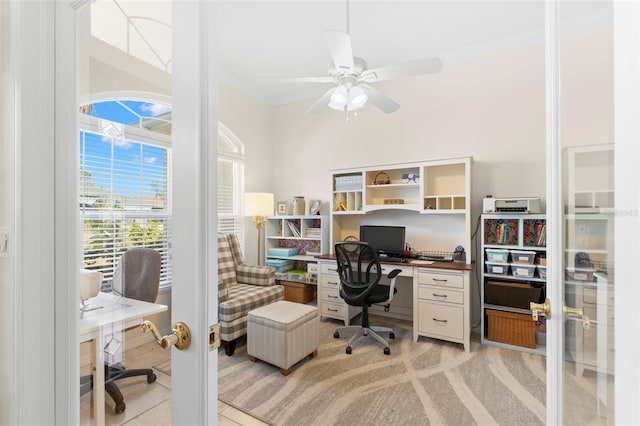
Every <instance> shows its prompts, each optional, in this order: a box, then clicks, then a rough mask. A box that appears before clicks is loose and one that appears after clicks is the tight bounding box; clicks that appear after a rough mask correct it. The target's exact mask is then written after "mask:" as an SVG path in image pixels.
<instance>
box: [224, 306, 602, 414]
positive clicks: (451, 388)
mask: <svg viewBox="0 0 640 426" xmlns="http://www.w3.org/2000/svg"><path fill="white" fill-rule="evenodd" d="M371 322H372V323H373V324H381V325H382V324H391V323H392V325H393V326H394V328H395V329H396V330H397V331H396V333H395V334H396V339H395V340H393V341H391V343H390V348H391V355H389V356H385V355H384V354H383V351H382V346H381V345H380V344H378V343H377V342H375V341H374V340H373V339H370V338H364V337H361V338H360V339H359V340H358V341H356V342H355V343H354V345H353V354H352V355H346V354H345V347H346V343H345V340H344V339H334V338H333V332H334V329H335V327H336V326H339V325H340V324H341V323H339V322H338V321H333V320H325V319H323V320H321V322H320V348H319V350H318V356H317V357H316V358H309V357H307V358H305V359H304V360H303V361H301V362H300V363H298V364H297V365H296V366H295V367H294V370H293V371H292V373H291V374H290V375H289V376H287V377H285V376H282V375H281V374H280V372H279V369H278V368H277V367H275V366H271V365H269V364H266V363H264V362H261V361H258V362H256V363H252V362H251V361H249V359H248V358H247V354H246V345H242V346H239V347H238V348H237V349H236V353H235V355H234V356H232V357H228V356H226V355H225V354H224V352H223V351H221V352H220V354H219V358H218V361H219V384H218V392H219V399H220V400H222V401H224V402H226V403H227V404H229V405H232V406H234V407H236V408H238V409H240V410H242V411H245V412H247V413H249V414H251V415H252V416H254V417H257V418H259V419H261V420H263V421H265V422H267V423H270V424H273V425H302V424H304V425H332V424H335V425H399V424H402V425H427V424H438V425H440V424H448V425H470V424H480V425H487V424H504V425H514V424H518V425H535V424H544V423H545V417H546V409H545V401H546V396H545V393H546V389H545V386H546V385H545V382H546V372H545V358H544V357H542V356H538V355H532V354H528V353H525V352H520V351H513V350H508V349H501V348H497V347H494V346H483V345H481V344H480V343H479V342H473V343H472V348H471V352H470V353H465V352H464V350H463V348H462V345H458V344H454V343H448V342H444V341H438V340H434V339H425V338H422V337H421V338H420V341H419V342H413V341H412V339H411V328H410V324H409V323H408V322H405V321H398V320H391V321H390V320H389V319H388V318H379V317H372V321H371ZM569 386H573V387H575V388H576V392H578V395H577V396H576V397H577V398H580V397H585V399H587V398H586V396H587V395H589V394H590V393H591V392H592V391H593V384H592V383H591V382H590V381H589V380H588V379H585V378H582V377H580V378H576V379H575V381H573V382H572V383H570V384H569ZM580 392H582V393H580ZM577 400H578V399H577ZM583 405H585V406H584V407H580V409H579V410H576V413H575V414H576V415H577V416H578V417H576V418H575V420H576V421H577V422H578V423H576V424H589V423H593V422H594V420H596V423H597V422H598V421H597V420H598V416H597V414H596V413H595V407H594V404H592V403H591V404H583Z"/></svg>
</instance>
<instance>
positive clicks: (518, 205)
mask: <svg viewBox="0 0 640 426" xmlns="http://www.w3.org/2000/svg"><path fill="white" fill-rule="evenodd" d="M482 212H483V213H531V214H534V213H540V198H539V197H533V198H525V197H513V198H493V197H491V196H488V197H486V198H485V199H484V200H482Z"/></svg>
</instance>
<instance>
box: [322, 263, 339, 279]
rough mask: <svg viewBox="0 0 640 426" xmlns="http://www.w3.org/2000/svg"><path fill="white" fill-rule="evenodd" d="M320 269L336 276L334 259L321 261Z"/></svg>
mask: <svg viewBox="0 0 640 426" xmlns="http://www.w3.org/2000/svg"><path fill="white" fill-rule="evenodd" d="M320 270H321V271H322V274H323V275H324V274H333V275H335V276H338V264H337V263H336V262H335V261H334V262H322V264H321V266H320Z"/></svg>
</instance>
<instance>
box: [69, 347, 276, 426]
mask: <svg viewBox="0 0 640 426" xmlns="http://www.w3.org/2000/svg"><path fill="white" fill-rule="evenodd" d="M167 361H168V357H167V352H165V351H164V350H162V349H160V348H159V347H158V346H157V345H156V343H155V342H150V343H147V344H144V345H141V346H138V347H136V348H132V349H130V350H128V351H127V352H126V358H125V365H126V366H127V367H129V368H147V367H149V366H150V365H152V366H156V365H162V364H166V363H167ZM88 371H89V367H88V366H84V367H83V368H82V371H81V374H87V373H88ZM154 372H155V373H156V376H157V379H156V382H155V383H153V384H152V385H149V384H147V381H146V377H144V376H142V377H134V378H129V379H124V380H121V381H119V382H118V387H119V388H120V390H121V391H122V393H123V395H124V397H125V403H126V410H125V411H124V413H121V414H115V412H114V411H113V401H112V400H111V398H110V397H109V396H108V395H106V401H105V423H106V424H107V425H109V426H116V425H127V426H143V425H153V426H170V425H171V376H170V375H168V374H166V373H164V372H162V371H159V370H158V369H154ZM91 411H92V399H91V393H87V394H86V395H83V396H82V397H81V398H80V424H81V425H90V424H92V421H91V417H92V416H91ZM218 424H219V425H220V426H238V425H241V426H266V425H267V423H264V422H262V421H260V420H257V419H255V418H253V417H251V416H249V415H248V414H245V413H244V412H242V411H240V410H238V409H236V408H234V407H231V406H229V405H227V404H225V403H224V402H222V401H218Z"/></svg>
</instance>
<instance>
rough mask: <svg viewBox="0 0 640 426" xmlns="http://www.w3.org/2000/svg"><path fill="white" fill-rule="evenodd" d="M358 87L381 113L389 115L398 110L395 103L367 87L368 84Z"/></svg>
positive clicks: (398, 106) (397, 105)
mask: <svg viewBox="0 0 640 426" xmlns="http://www.w3.org/2000/svg"><path fill="white" fill-rule="evenodd" d="M359 87H361V88H362V90H364V92H365V93H366V94H367V96H368V97H369V102H371V103H372V104H374V105H375V106H377V107H378V108H380V110H381V111H382V112H385V113H387V114H389V113H391V112H394V111H397V110H398V108H400V105H399V104H398V103H397V102H396V101H394V100H393V99H391V98H390V97H388V96H387V95H385V94H383V93H382V92H379V91H378V90H376V89H374V88H373V87H372V86H369V85H368V84H360V85H359Z"/></svg>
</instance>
